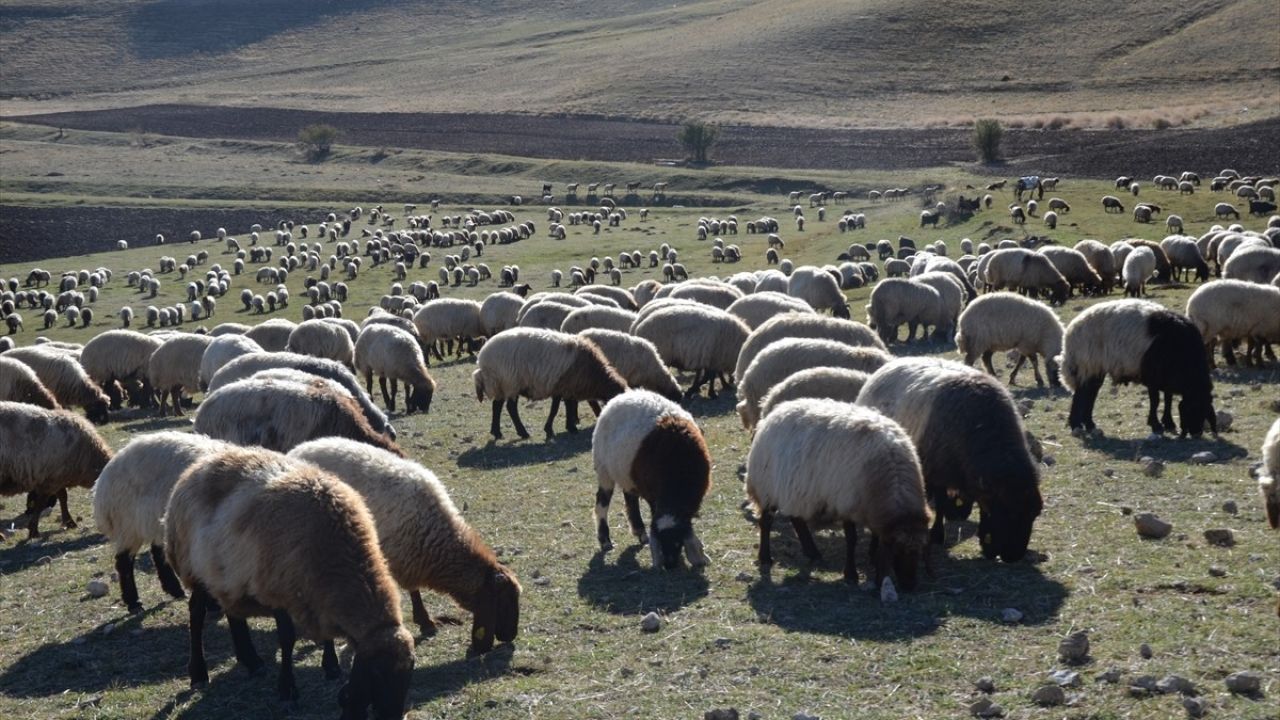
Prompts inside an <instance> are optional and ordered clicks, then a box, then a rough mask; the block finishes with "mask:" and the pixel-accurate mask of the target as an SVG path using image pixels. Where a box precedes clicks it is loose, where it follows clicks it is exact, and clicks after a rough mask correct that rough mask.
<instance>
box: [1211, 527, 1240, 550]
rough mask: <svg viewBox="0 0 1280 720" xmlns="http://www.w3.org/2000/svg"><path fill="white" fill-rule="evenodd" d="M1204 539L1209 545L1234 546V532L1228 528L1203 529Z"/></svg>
mask: <svg viewBox="0 0 1280 720" xmlns="http://www.w3.org/2000/svg"><path fill="white" fill-rule="evenodd" d="M1204 539H1205V541H1206V542H1208V543H1209V544H1210V545H1217V546H1218V547H1228V548H1229V547H1234V546H1235V544H1236V536H1235V533H1233V532H1231V529H1230V528H1214V529H1213V530H1205V531H1204Z"/></svg>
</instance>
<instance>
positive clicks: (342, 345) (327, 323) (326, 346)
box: [284, 319, 417, 367]
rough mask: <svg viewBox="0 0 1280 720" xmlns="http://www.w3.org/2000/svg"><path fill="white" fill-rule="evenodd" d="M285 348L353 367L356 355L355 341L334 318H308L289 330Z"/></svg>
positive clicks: (288, 350)
mask: <svg viewBox="0 0 1280 720" xmlns="http://www.w3.org/2000/svg"><path fill="white" fill-rule="evenodd" d="M416 342H417V341H416V340H415V343H416ZM284 349H285V350H286V351H287V352H292V353H298V354H299V355H310V356H311V357H318V358H324V359H326V360H333V361H335V362H339V363H342V364H343V365H346V366H348V367H351V366H352V363H353V358H354V355H355V341H354V340H353V339H352V337H351V334H350V333H349V332H347V330H346V329H345V328H344V327H343V326H341V325H335V324H334V322H333V320H332V319H329V320H325V319H319V320H307V321H304V322H302V323H301V324H299V325H297V326H296V327H294V328H293V330H291V331H290V332H289V341H288V342H287V343H286V344H285V348H284Z"/></svg>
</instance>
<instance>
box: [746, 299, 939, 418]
mask: <svg viewBox="0 0 1280 720" xmlns="http://www.w3.org/2000/svg"><path fill="white" fill-rule="evenodd" d="M957 292H958V291H957ZM890 359H891V358H890V356H889V354H888V353H887V352H885V351H883V350H880V349H878V348H868V347H850V346H848V345H845V344H843V343H839V342H835V341H832V340H825V339H821V338H786V339H783V340H779V341H777V342H774V343H771V344H770V345H769V346H768V347H766V348H765V349H764V350H762V351H761V352H760V354H759V355H757V356H756V358H755V360H752V361H751V366H750V367H748V368H747V371H746V372H745V373H744V374H743V376H742V380H741V381H740V382H739V383H738V397H739V398H740V401H739V402H738V405H737V412H738V417H739V418H740V419H741V420H742V427H744V428H746V429H747V430H752V429H754V428H755V427H756V424H757V423H758V422H759V420H760V403H761V401H762V400H763V399H764V396H765V395H766V394H767V393H768V392H769V391H770V390H771V389H773V387H774V386H775V385H777V384H778V383H780V382H782V381H783V380H786V379H787V378H788V377H790V376H791V375H792V374H793V373H796V372H799V371H800V370H805V369H808V368H813V367H837V368H843V369H845V370H858V371H860V372H865V373H872V372H875V371H876V370H878V369H879V368H880V367H882V366H883V365H884V364H885V363H887V362H889V360H890Z"/></svg>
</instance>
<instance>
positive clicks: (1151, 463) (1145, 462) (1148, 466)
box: [1138, 456, 1164, 477]
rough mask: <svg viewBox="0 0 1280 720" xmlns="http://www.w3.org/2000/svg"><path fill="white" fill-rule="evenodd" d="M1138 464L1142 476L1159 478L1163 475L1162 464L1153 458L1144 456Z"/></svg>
mask: <svg viewBox="0 0 1280 720" xmlns="http://www.w3.org/2000/svg"><path fill="white" fill-rule="evenodd" d="M1138 464H1140V465H1142V474H1143V475H1146V476H1147V477H1160V476H1161V475H1163V474H1164V463H1162V462H1160V461H1159V460H1157V459H1155V458H1153V457H1150V456H1144V457H1143V458H1142V459H1141V460H1139V461H1138Z"/></svg>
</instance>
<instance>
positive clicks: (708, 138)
mask: <svg viewBox="0 0 1280 720" xmlns="http://www.w3.org/2000/svg"><path fill="white" fill-rule="evenodd" d="M719 134H720V129H719V128H717V127H716V126H715V125H708V124H707V123H704V122H702V121H700V120H691V121H689V122H687V123H685V124H684V127H682V128H680V134H679V135H677V136H676V139H677V140H679V141H680V145H681V146H682V147H684V149H685V152H687V153H689V156H690V158H691V159H692V160H693V162H695V163H698V164H705V163H706V162H707V155H708V153H709V152H710V151H711V146H712V145H714V144H715V142H716V136H717V135H719Z"/></svg>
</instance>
